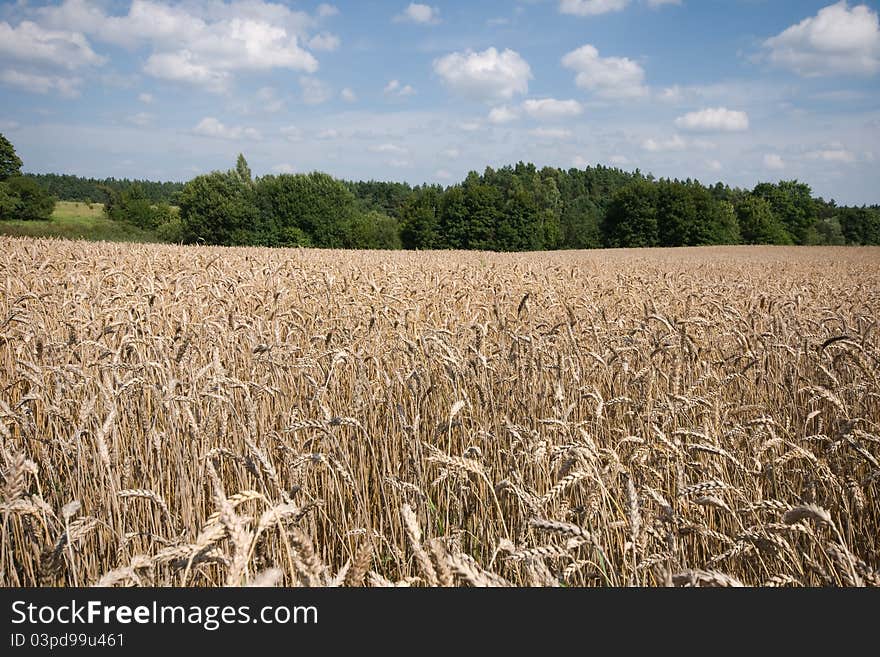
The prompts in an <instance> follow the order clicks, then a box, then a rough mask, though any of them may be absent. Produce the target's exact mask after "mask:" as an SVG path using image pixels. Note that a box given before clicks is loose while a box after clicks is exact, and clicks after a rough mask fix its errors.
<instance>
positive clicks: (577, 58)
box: [562, 44, 648, 100]
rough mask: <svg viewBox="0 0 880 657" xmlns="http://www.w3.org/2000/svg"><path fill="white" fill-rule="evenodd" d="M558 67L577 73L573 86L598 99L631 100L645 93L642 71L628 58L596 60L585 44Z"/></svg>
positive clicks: (565, 57) (591, 49)
mask: <svg viewBox="0 0 880 657" xmlns="http://www.w3.org/2000/svg"><path fill="white" fill-rule="evenodd" d="M562 65H563V66H565V67H566V68H570V69H572V70H573V71H575V72H576V73H577V75H576V76H575V83H576V84H577V86H579V87H581V88H582V89H587V90H589V91H592V92H593V93H595V94H596V95H597V96H599V97H600V98H607V99H618V100H620V99H631V98H640V97H643V96H646V95H647V94H648V88H647V87H646V86H645V71H644V69H642V67H641V66H640V65H639V64H638V63H637V62H634V61H633V60H631V59H629V58H628V57H600V56H599V51H598V50H597V49H596V48H595V47H594V46H591V45H589V44H587V45H585V46H581V47H580V48H578V49H577V50H573V51H571V52H570V53H568V54H567V55H565V56H564V57H563V58H562Z"/></svg>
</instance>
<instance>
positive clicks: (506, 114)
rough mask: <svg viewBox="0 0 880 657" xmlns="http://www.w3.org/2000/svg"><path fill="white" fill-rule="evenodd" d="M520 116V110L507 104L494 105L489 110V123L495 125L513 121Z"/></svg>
mask: <svg viewBox="0 0 880 657" xmlns="http://www.w3.org/2000/svg"><path fill="white" fill-rule="evenodd" d="M518 118H519V112H517V111H516V110H515V109H513V108H511V107H508V106H507V105H501V106H499V107H493V108H492V109H491V110H489V116H488V119H489V123H494V124H495V125H499V124H501V123H510V122H511V121H516V120H517V119H518Z"/></svg>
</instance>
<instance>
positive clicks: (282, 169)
mask: <svg viewBox="0 0 880 657" xmlns="http://www.w3.org/2000/svg"><path fill="white" fill-rule="evenodd" d="M272 171H274V172H275V173H282V174H291V173H296V169H295V168H294V166H293V165H292V164H290V163H288V162H282V163H281V164H276V165H275V166H274V167H272Z"/></svg>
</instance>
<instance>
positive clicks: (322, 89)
mask: <svg viewBox="0 0 880 657" xmlns="http://www.w3.org/2000/svg"><path fill="white" fill-rule="evenodd" d="M299 86H300V87H302V100H303V102H304V103H305V104H306V105H320V104H321V103H326V102H327V101H328V100H330V99H331V98H332V97H333V91H332V90H331V89H330V87H329V86H328V85H327V84H326V83H325V82H323V81H321V80H319V79H318V78H313V77H309V76H307V75H303V76H302V77H300V79H299Z"/></svg>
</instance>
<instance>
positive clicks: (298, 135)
mask: <svg viewBox="0 0 880 657" xmlns="http://www.w3.org/2000/svg"><path fill="white" fill-rule="evenodd" d="M280 132H281V134H282V135H284V138H285V139H286V140H287V141H302V130H300V129H299V128H297V127H296V126H295V125H288V126H284V127H283V128H281V130H280Z"/></svg>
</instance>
